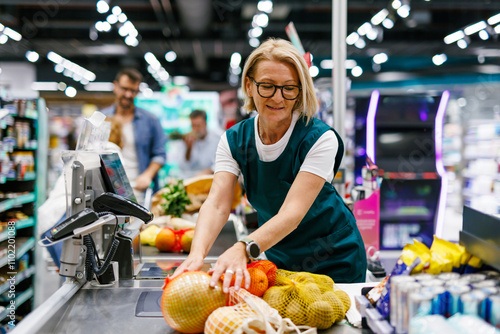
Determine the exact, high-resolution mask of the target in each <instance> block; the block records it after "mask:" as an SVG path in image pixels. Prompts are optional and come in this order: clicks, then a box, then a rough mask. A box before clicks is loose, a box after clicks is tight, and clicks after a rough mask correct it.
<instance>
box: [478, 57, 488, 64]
mask: <svg viewBox="0 0 500 334" xmlns="http://www.w3.org/2000/svg"><path fill="white" fill-rule="evenodd" d="M485 61H486V59H485V58H484V56H483V55H478V56H477V62H478V63H479V64H484V62H485Z"/></svg>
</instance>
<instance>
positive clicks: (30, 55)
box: [25, 51, 40, 63]
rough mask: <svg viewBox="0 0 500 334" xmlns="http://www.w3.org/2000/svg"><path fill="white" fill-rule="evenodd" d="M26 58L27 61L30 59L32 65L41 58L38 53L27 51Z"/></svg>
mask: <svg viewBox="0 0 500 334" xmlns="http://www.w3.org/2000/svg"><path fill="white" fill-rule="evenodd" d="M25 56H26V59H28V60H29V61H30V62H32V63H34V62H36V61H37V60H38V59H39V58H40V56H39V55H38V53H37V52H36V51H26V54H25Z"/></svg>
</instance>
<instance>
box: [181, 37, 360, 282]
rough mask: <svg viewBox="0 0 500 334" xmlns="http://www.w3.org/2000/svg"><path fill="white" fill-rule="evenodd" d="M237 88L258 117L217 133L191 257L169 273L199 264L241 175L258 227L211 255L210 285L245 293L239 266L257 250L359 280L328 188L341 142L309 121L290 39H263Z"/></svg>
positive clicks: (340, 206)
mask: <svg viewBox="0 0 500 334" xmlns="http://www.w3.org/2000/svg"><path fill="white" fill-rule="evenodd" d="M242 91H243V94H244V98H245V105H244V108H245V109H246V110H247V111H249V112H250V111H253V110H255V111H257V115H256V116H255V117H253V118H250V119H247V120H244V121H242V122H240V123H238V124H236V125H234V126H233V127H232V128H230V129H229V130H227V131H226V132H225V134H223V135H222V138H221V140H220V143H219V147H218V149H217V157H216V167H215V168H216V170H215V175H214V180H213V184H212V188H211V189H210V194H209V195H208V198H207V200H206V201H205V202H204V204H203V206H202V207H201V209H200V212H199V217H198V221H197V225H196V229H195V234H194V239H193V243H192V247H191V252H190V254H189V256H188V257H187V259H186V260H185V261H184V262H183V263H182V264H181V265H180V266H179V267H178V268H177V270H176V271H175V272H174V275H173V276H177V275H179V274H180V273H181V272H184V271H190V270H199V269H200V268H201V267H202V265H203V259H204V258H205V256H206V255H207V254H208V251H209V250H210V248H211V247H212V245H213V243H214V241H215V239H216V238H217V236H218V234H219V233H220V231H221V229H222V227H223V226H224V224H225V223H226V221H227V219H228V216H229V213H230V210H231V202H232V195H233V189H234V187H235V184H236V182H238V176H239V174H240V173H241V174H242V176H243V181H244V186H245V189H246V193H247V197H248V200H249V202H250V203H251V204H252V206H253V207H254V208H255V209H256V210H257V214H258V226H259V227H258V229H256V230H255V231H254V232H252V233H251V234H250V235H248V237H247V238H245V239H244V240H242V241H238V242H236V243H235V244H234V245H233V246H232V247H231V248H229V249H227V250H226V251H225V252H224V253H223V254H222V255H221V256H220V257H219V258H218V260H217V263H216V264H215V266H214V267H213V273H212V280H211V285H212V286H214V285H215V283H216V282H217V280H218V279H219V278H220V277H221V276H222V275H223V274H225V275H224V282H223V289H224V291H227V289H228V287H229V284H230V281H231V278H232V276H233V275H235V286H236V287H237V288H239V287H240V286H241V282H242V280H243V278H245V283H246V284H245V285H246V288H248V287H249V284H250V275H249V273H248V271H247V270H246V265H247V263H248V261H249V260H251V259H252V258H254V257H256V256H257V255H258V254H259V253H260V252H264V251H265V255H266V257H267V259H268V260H270V261H272V262H273V263H275V264H276V265H277V266H278V268H282V269H287V270H292V271H307V272H312V273H318V274H325V275H328V276H330V277H331V278H332V279H333V280H334V281H335V282H364V281H365V275H366V266H367V262H366V254H365V247H364V244H363V240H362V239H361V235H360V233H359V230H358V228H357V226H356V221H355V218H354V216H353V215H352V213H351V211H350V210H349V209H348V208H347V207H346V205H345V204H344V202H343V200H342V198H341V197H340V195H339V194H338V193H337V191H336V190H335V188H334V187H333V186H332V184H331V182H332V180H333V178H334V176H335V173H336V172H337V170H338V168H339V165H340V161H341V159H342V155H343V153H344V145H343V142H342V139H341V138H340V136H339V135H338V134H337V132H336V131H335V130H334V129H333V128H331V127H330V126H328V125H326V124H325V123H323V122H321V121H320V120H318V119H316V118H313V117H312V116H313V115H314V114H315V113H316V111H317V109H318V104H317V99H316V95H315V90H314V86H313V81H312V78H311V76H310V75H309V71H308V66H307V64H306V62H305V60H304V59H303V57H302V56H301V54H300V53H299V52H298V51H297V50H296V48H295V47H294V46H293V45H292V44H291V43H289V42H288V41H285V40H281V39H270V40H267V41H266V42H264V43H262V44H261V46H259V47H258V48H257V49H255V50H254V51H253V52H252V54H250V56H249V57H248V59H247V61H246V63H245V67H244V69H243V74H242Z"/></svg>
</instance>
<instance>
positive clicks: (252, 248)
mask: <svg viewBox="0 0 500 334" xmlns="http://www.w3.org/2000/svg"><path fill="white" fill-rule="evenodd" d="M248 246H249V247H248V252H249V253H250V256H251V257H253V258H256V257H258V256H259V255H260V247H259V245H257V243H255V242H253V243H251V244H250V245H248Z"/></svg>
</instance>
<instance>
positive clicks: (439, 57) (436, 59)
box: [432, 53, 448, 66]
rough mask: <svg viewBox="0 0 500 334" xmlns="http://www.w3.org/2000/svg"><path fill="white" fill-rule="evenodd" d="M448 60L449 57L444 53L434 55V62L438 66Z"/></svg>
mask: <svg viewBox="0 0 500 334" xmlns="http://www.w3.org/2000/svg"><path fill="white" fill-rule="evenodd" d="M447 60H448V57H447V56H446V55H445V54H444V53H441V54H436V55H434V56H433V57H432V62H433V63H434V65H436V66H440V65H442V64H443V63H444V62H445V61H447Z"/></svg>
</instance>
